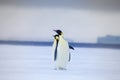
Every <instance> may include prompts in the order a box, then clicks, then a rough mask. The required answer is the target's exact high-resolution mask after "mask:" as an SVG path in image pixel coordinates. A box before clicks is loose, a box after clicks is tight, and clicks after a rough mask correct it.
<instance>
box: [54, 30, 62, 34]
mask: <svg viewBox="0 0 120 80" xmlns="http://www.w3.org/2000/svg"><path fill="white" fill-rule="evenodd" d="M53 31H55V32H56V33H57V34H58V35H62V34H63V32H62V31H61V30H53Z"/></svg>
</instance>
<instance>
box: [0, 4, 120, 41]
mask: <svg viewBox="0 0 120 80" xmlns="http://www.w3.org/2000/svg"><path fill="white" fill-rule="evenodd" d="M0 11H1V12H0V39H2V40H7V39H9V40H35V41H36V40H37V41H38V40H46V41H49V40H52V39H53V37H52V35H54V34H55V33H54V32H53V31H52V30H54V29H61V30H62V31H63V32H64V35H65V38H67V39H69V40H73V41H77V42H92V43H94V42H96V39H97V37H100V36H105V35H115V36H120V11H119V10H118V11H104V10H103V11H102V10H90V9H71V8H55V7H54V8H46V7H19V6H16V7H15V6H12V5H1V6H0Z"/></svg>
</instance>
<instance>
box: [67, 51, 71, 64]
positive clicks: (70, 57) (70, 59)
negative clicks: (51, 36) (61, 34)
mask: <svg viewBox="0 0 120 80" xmlns="http://www.w3.org/2000/svg"><path fill="white" fill-rule="evenodd" d="M70 60H71V53H69V60H68V61H69V62H70Z"/></svg>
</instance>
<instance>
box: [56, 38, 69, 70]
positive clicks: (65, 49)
mask: <svg viewBox="0 0 120 80" xmlns="http://www.w3.org/2000/svg"><path fill="white" fill-rule="evenodd" d="M68 61H69V46H68V42H67V41H65V40H60V41H59V45H58V48H57V59H56V61H55V66H56V68H57V69H59V68H63V69H64V68H65V67H66V65H67V63H68Z"/></svg>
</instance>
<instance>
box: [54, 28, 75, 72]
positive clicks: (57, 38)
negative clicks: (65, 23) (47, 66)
mask: <svg viewBox="0 0 120 80" xmlns="http://www.w3.org/2000/svg"><path fill="white" fill-rule="evenodd" d="M54 31H55V32H56V33H57V34H56V35H54V42H53V45H52V54H53V60H54V64H55V70H66V66H67V64H68V62H70V60H71V53H70V49H72V50H74V48H73V47H72V46H71V45H69V44H68V42H67V41H66V40H65V39H64V37H63V32H62V31H61V30H54Z"/></svg>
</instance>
